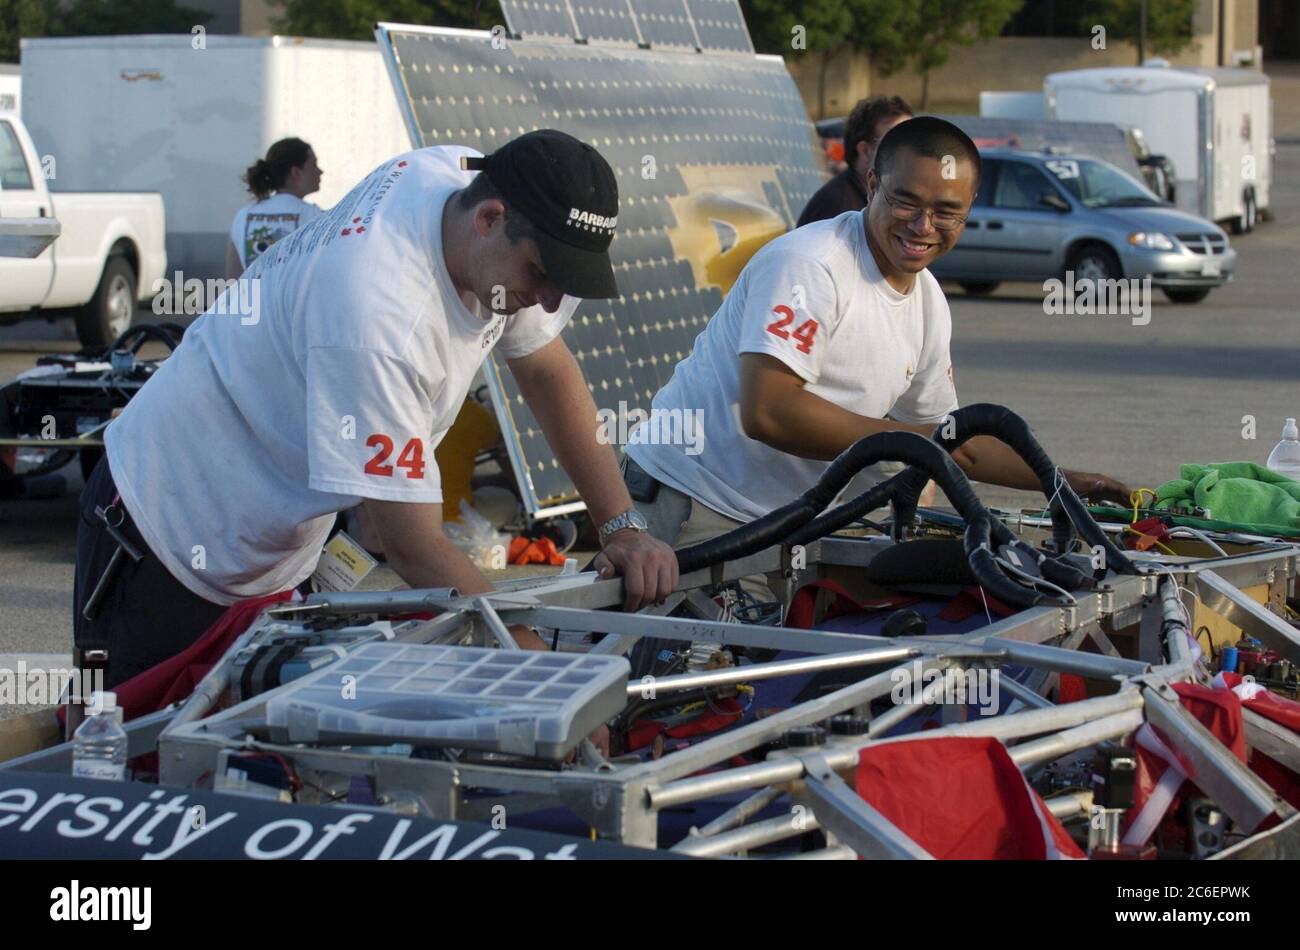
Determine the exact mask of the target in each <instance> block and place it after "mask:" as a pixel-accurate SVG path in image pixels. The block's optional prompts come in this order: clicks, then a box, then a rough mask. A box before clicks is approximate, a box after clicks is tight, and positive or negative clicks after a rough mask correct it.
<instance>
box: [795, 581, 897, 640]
mask: <svg viewBox="0 0 1300 950" xmlns="http://www.w3.org/2000/svg"><path fill="white" fill-rule="evenodd" d="M823 590H824V591H828V592H829V593H831V594H834V595H835V600H834V601H833V602H832V603H831V605H830V607H829V608H827V610H826V614H825V616H823V617H822V618H821V619H822V620H829V619H830V618H831V617H839V616H841V615H843V614H862V613H868V612H869V611H873V610H885V609H887V608H893V609H895V610H896V609H898V608H899V607H906V606H908V605H909V604H914V603H916V602H917V601H918V600H920V599H921V598H919V597H911V596H908V595H906V594H891V595H889V596H887V597H882V598H881V599H879V600H869V601H861V600H858V599H857V598H856V597H854V596H853V595H852V594H850V593H849V592H848V591H847V590H845V589H844V587H843V586H842V585H840V584H838V583H836V582H835V581H832V580H820V581H813V582H812V583H811V584H805V585H804V586H803V587H800V588H799V590H798V591H797V592H796V593H795V595H794V597H792V598H790V609H789V610H787V611H786V614H785V626H787V627H793V628H795V629H798V630H809V629H811V628H812V625H813V624H814V623H818V622H820V621H818V619H817V592H818V591H823Z"/></svg>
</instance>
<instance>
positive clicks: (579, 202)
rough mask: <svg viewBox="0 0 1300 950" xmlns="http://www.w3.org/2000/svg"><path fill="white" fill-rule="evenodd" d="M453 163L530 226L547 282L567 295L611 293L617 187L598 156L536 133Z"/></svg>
mask: <svg viewBox="0 0 1300 950" xmlns="http://www.w3.org/2000/svg"><path fill="white" fill-rule="evenodd" d="M461 166H462V167H463V168H466V169H470V170H478V171H482V172H483V173H484V174H485V175H487V176H488V179H489V180H490V181H491V182H492V184H493V186H494V187H495V188H496V190H497V191H498V192H499V193H500V194H501V197H502V198H503V199H505V202H506V204H507V205H508V206H509V207H510V208H512V209H514V210H516V211H518V212H519V213H521V214H522V215H523V216H524V217H525V218H527V219H528V220H529V221H531V222H532V223H533V225H534V226H535V227H536V229H537V235H536V240H537V249H538V250H539V251H540V252H541V255H542V267H543V268H544V269H545V271H546V276H547V278H548V279H549V280H550V281H551V282H552V283H554V284H555V285H556V286H557V287H559V288H560V290H562V291H564V292H565V293H566V294H568V295H569V296H571V297H581V298H585V299H599V298H607V297H617V296H618V284H617V282H616V281H615V280H614V265H613V264H611V263H610V260H609V244H610V242H611V241H612V240H614V228H615V226H616V225H617V223H618V182H616V181H615V180H614V170H613V169H612V168H610V167H609V162H607V161H605V159H604V158H603V157H602V156H601V154H600V153H599V152H598V151H596V150H595V149H594V148H592V147H591V146H590V145H588V144H587V143H586V142H581V141H579V140H578V139H575V138H574V137H573V136H572V135H567V134H565V133H564V132H560V131H557V130H555V129H540V130H538V131H536V132H529V133H527V134H525V135H521V136H519V138H517V139H513V140H511V141H509V142H507V143H506V144H505V145H503V146H501V147H500V148H499V149H497V150H496V151H495V152H493V153H492V154H491V155H485V156H483V157H482V158H469V157H466V158H462V159H461Z"/></svg>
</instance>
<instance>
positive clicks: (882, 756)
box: [856, 736, 1083, 861]
mask: <svg viewBox="0 0 1300 950" xmlns="http://www.w3.org/2000/svg"><path fill="white" fill-rule="evenodd" d="M856 785H857V792H858V794H859V795H861V796H862V798H863V800H864V801H866V802H867V803H868V804H870V805H871V806H872V807H873V808H875V809H876V810H877V811H879V812H880V813H881V814H882V815H884V816H885V817H886V818H888V819H889V820H890V821H891V822H893V823H894V824H895V825H896V826H897V827H898V828H899V830H901V831H902V832H903V833H904V834H906V835H907V836H908V837H909V838H911V839H912V840H913V841H915V842H916V843H917V844H919V845H920V846H921V847H922V848H924V849H925V850H926V851H928V852H929V853H930V854H932V855H934V857H936V858H941V859H954V860H981V859H982V860H991V859H1001V860H1022V861H1023V860H1040V861H1041V860H1044V859H1067V858H1082V857H1083V852H1082V851H1080V850H1079V846H1078V845H1076V844H1075V843H1074V841H1073V839H1071V838H1070V835H1069V834H1068V833H1067V832H1066V830H1065V828H1064V827H1063V826H1062V825H1061V823H1060V822H1059V821H1058V820H1057V819H1056V818H1055V817H1054V816H1053V815H1052V813H1051V812H1050V811H1048V809H1047V806H1046V805H1045V804H1043V800H1042V798H1040V797H1039V795H1038V793H1037V792H1035V791H1034V790H1033V789H1032V788H1031V787H1030V786H1029V783H1028V782H1026V781H1025V777H1024V775H1023V774H1022V773H1021V771H1020V769H1019V768H1018V767H1017V766H1016V763H1015V762H1013V761H1012V759H1011V756H1010V755H1009V754H1008V753H1007V750H1006V747H1005V746H1004V745H1003V744H1002V743H1001V742H999V741H998V740H997V739H990V738H988V737H983V736H981V737H975V738H954V739H914V740H909V741H903V742H886V743H883V744H880V745H874V746H868V747H867V748H865V749H863V750H862V753H861V755H860V756H859V757H858V770H857V780H856Z"/></svg>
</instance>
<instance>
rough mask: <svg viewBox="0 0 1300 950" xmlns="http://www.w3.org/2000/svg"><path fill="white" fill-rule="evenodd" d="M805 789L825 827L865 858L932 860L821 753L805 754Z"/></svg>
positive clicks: (928, 854) (801, 757)
mask: <svg viewBox="0 0 1300 950" xmlns="http://www.w3.org/2000/svg"><path fill="white" fill-rule="evenodd" d="M799 758H800V760H801V761H802V763H803V765H804V768H805V769H806V770H807V772H808V777H807V778H806V779H805V780H804V790H805V791H806V793H807V795H808V798H809V800H810V801H811V802H812V806H813V814H815V815H816V816H817V820H818V821H819V822H820V823H821V825H822V827H823V828H825V829H826V830H827V831H829V832H830V833H831V834H833V835H835V838H836V839H837V840H838V841H839V842H840V843H841V844H843V845H847V846H848V847H850V848H852V849H853V850H854V851H856V852H857V853H858V856H859V857H862V858H873V859H894V860H898V859H904V860H913V861H917V860H920V861H932V860H934V855H932V854H930V852H928V851H926V850H925V849H924V848H922V847H921V846H920V845H919V844H917V843H916V842H915V841H914V840H912V839H911V838H910V837H908V836H907V835H906V834H904V833H903V831H902V830H901V829H900V828H899V827H898V826H897V825H895V824H894V823H893V822H891V821H890V820H889V819H888V818H886V817H885V816H884V815H882V814H881V813H880V812H879V811H878V810H877V809H875V808H873V807H872V806H871V805H870V804H869V803H868V802H866V801H865V800H863V798H862V796H861V795H859V794H858V793H857V792H856V791H855V790H854V789H851V788H849V786H848V784H847V783H845V781H844V780H843V779H842V778H840V777H839V775H837V774H836V773H835V770H834V769H832V768H831V766H830V764H829V763H828V762H827V761H826V759H825V758H823V757H822V756H820V755H816V754H808V755H801V756H800V757H799Z"/></svg>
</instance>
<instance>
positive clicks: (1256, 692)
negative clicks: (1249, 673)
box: [1213, 672, 1300, 808]
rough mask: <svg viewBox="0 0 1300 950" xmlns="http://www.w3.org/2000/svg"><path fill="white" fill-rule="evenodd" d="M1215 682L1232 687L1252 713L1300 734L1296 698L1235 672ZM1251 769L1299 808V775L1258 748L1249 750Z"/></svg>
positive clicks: (1220, 677) (1222, 676) (1223, 674)
mask: <svg viewBox="0 0 1300 950" xmlns="http://www.w3.org/2000/svg"><path fill="white" fill-rule="evenodd" d="M1213 685H1214V686H1215V688H1217V689H1227V690H1231V691H1232V692H1233V693H1235V694H1236V695H1237V697H1238V698H1240V699H1241V704H1242V705H1243V706H1245V707H1246V708H1247V709H1249V710H1250V711H1251V712H1253V713H1257V714H1259V715H1260V716H1263V717H1264V718H1265V719H1269V720H1271V721H1273V722H1275V723H1277V724H1278V725H1280V726H1286V727H1287V728H1288V729H1290V730H1291V731H1292V732H1297V733H1300V703H1298V702H1296V701H1295V700H1294V699H1287V698H1286V697H1285V696H1279V695H1277V693H1273V692H1270V691H1269V690H1267V689H1265V688H1264V687H1262V686H1260V685H1259V684H1258V683H1252V682H1249V681H1247V680H1245V679H1244V678H1243V677H1241V676H1239V675H1238V674H1236V673H1226V672H1221V673H1219V674H1218V675H1217V676H1215V677H1214V680H1213ZM1250 768H1251V771H1253V772H1254V773H1255V774H1256V775H1258V776H1259V777H1260V778H1262V779H1263V780H1264V781H1265V782H1267V783H1268V784H1269V785H1270V786H1272V788H1273V789H1274V790H1275V791H1276V792H1277V793H1278V794H1279V795H1281V796H1282V797H1283V798H1284V799H1286V801H1287V802H1288V804H1290V805H1292V806H1293V807H1295V808H1300V774H1297V773H1296V772H1295V771H1293V770H1292V769H1289V768H1287V767H1286V766H1285V765H1283V764H1282V763H1281V762H1279V761H1277V759H1274V758H1272V757H1270V756H1267V755H1265V754H1264V753H1263V752H1258V751H1255V750H1252V751H1251V753H1250Z"/></svg>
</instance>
